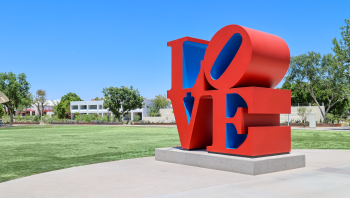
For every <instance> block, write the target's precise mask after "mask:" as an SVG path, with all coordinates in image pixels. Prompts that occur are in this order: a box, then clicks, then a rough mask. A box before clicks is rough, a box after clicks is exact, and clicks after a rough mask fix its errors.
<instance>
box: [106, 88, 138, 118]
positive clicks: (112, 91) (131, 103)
mask: <svg viewBox="0 0 350 198" xmlns="http://www.w3.org/2000/svg"><path fill="white" fill-rule="evenodd" d="M102 93H103V94H104V102H103V108H108V109H109V111H111V112H112V113H113V114H114V115H115V116H114V119H115V118H116V117H117V118H118V121H119V122H120V121H121V116H123V117H124V116H125V115H126V114H127V113H129V112H130V111H131V110H133V109H138V108H142V107H143V105H144V103H143V100H144V98H143V97H142V96H141V95H140V92H139V91H138V90H137V89H134V88H133V87H132V86H131V87H130V88H128V87H125V86H121V87H120V88H118V87H108V88H107V87H106V88H103V90H102Z"/></svg>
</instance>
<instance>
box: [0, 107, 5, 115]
mask: <svg viewBox="0 0 350 198" xmlns="http://www.w3.org/2000/svg"><path fill="white" fill-rule="evenodd" d="M4 114H5V111H4V109H3V108H2V104H0V119H1V118H2V116H4Z"/></svg>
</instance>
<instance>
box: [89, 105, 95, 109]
mask: <svg viewBox="0 0 350 198" xmlns="http://www.w3.org/2000/svg"><path fill="white" fill-rule="evenodd" d="M89 109H97V105H89Z"/></svg>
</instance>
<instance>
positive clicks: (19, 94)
mask: <svg viewBox="0 0 350 198" xmlns="http://www.w3.org/2000/svg"><path fill="white" fill-rule="evenodd" d="M26 78H27V76H26V75H25V74H24V73H21V74H19V75H18V76H17V75H16V74H14V73H12V72H9V73H6V72H5V73H0V90H1V92H3V93H4V94H5V95H6V96H7V97H8V98H9V100H10V101H9V102H7V103H4V104H3V105H4V106H5V107H6V109H7V110H8V112H9V114H10V119H11V122H13V115H14V113H15V111H16V109H17V108H18V107H19V106H20V105H23V106H30V105H31V101H30V100H29V99H28V97H29V89H30V84H29V83H28V82H27V79H26Z"/></svg>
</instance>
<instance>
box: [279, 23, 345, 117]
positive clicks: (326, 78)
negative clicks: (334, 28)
mask: <svg viewBox="0 0 350 198" xmlns="http://www.w3.org/2000/svg"><path fill="white" fill-rule="evenodd" d="M345 23H346V25H345V26H342V27H341V28H340V29H341V39H339V40H337V38H334V39H333V41H332V42H333V47H332V50H333V52H334V54H325V55H321V54H320V53H318V52H308V53H306V54H301V55H299V56H293V57H291V63H290V67H289V70H288V72H287V75H286V77H285V80H286V82H285V83H284V85H283V87H282V88H283V89H290V90H292V102H293V100H294V102H296V101H298V102H310V101H311V100H312V101H314V103H315V104H316V105H317V106H318V107H319V109H320V111H321V114H322V117H323V122H324V123H326V118H327V114H328V113H330V112H334V113H336V114H339V115H343V114H344V113H348V112H349V104H348V102H349V101H348V94H349V90H350V89H349V85H350V20H348V19H346V20H345ZM322 102H324V104H325V110H322V108H321V104H322Z"/></svg>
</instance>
